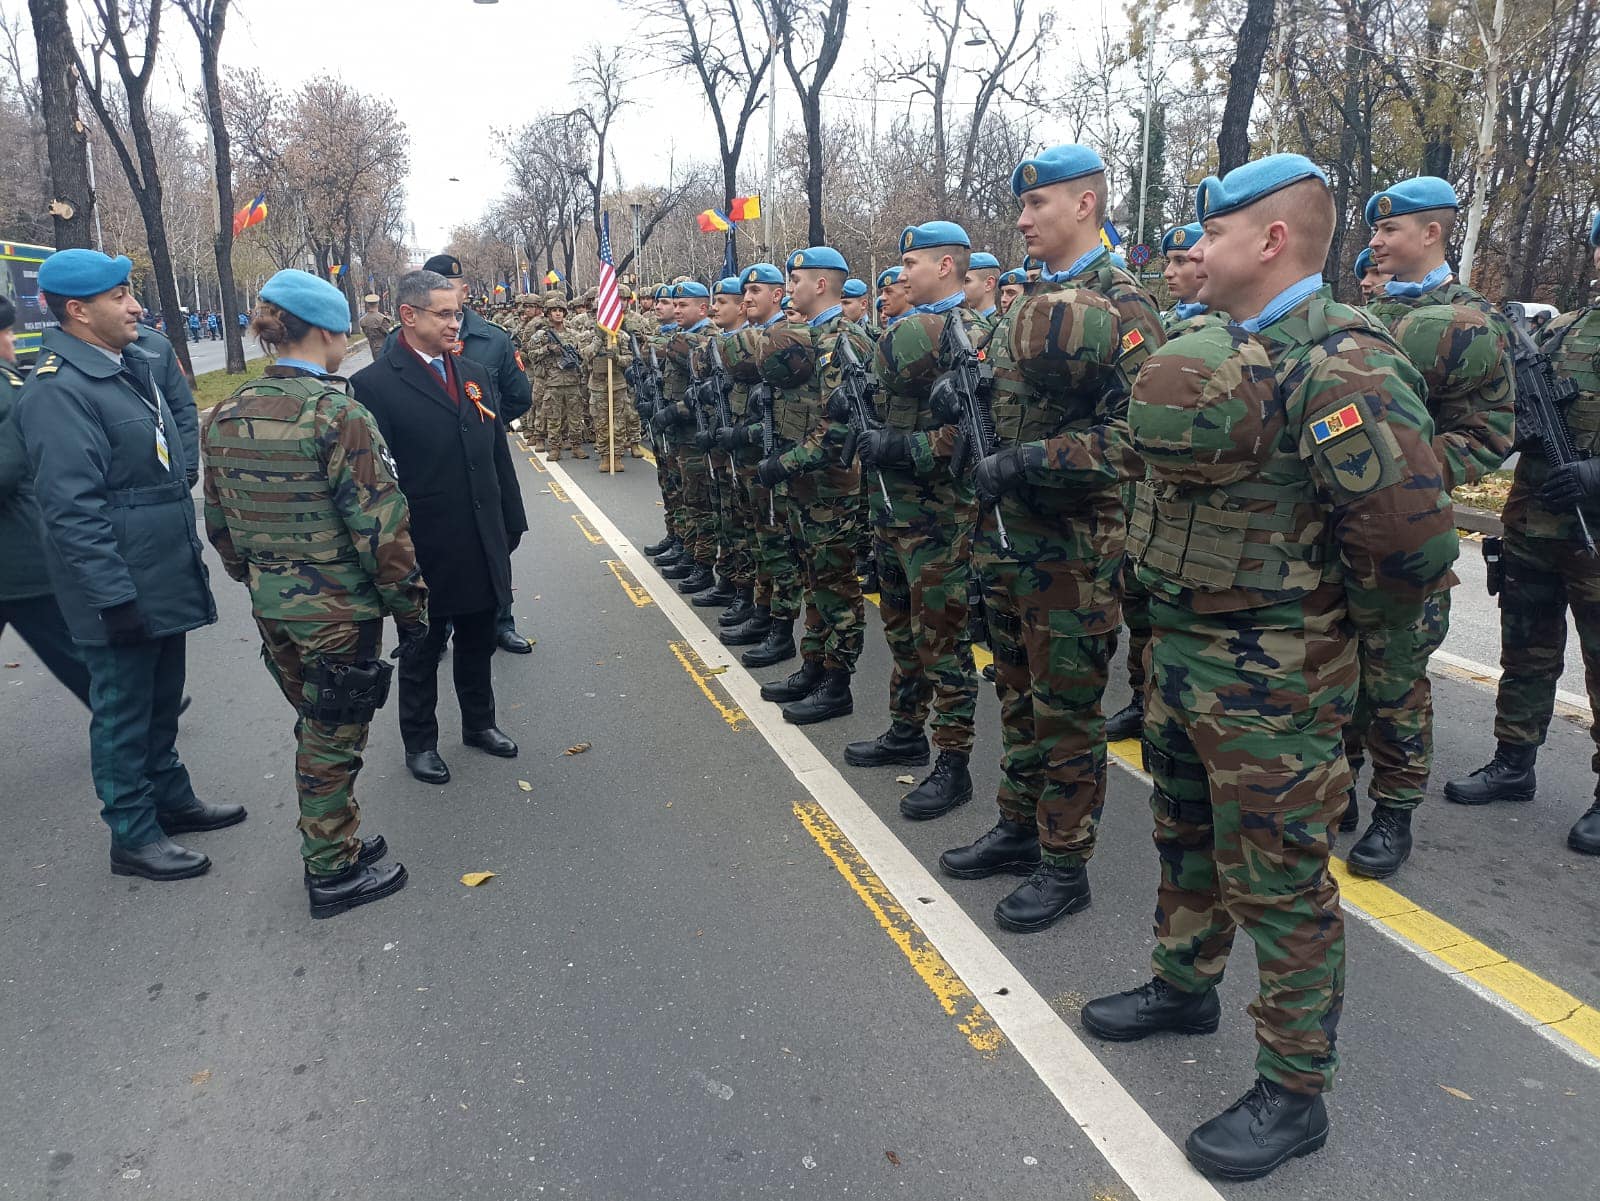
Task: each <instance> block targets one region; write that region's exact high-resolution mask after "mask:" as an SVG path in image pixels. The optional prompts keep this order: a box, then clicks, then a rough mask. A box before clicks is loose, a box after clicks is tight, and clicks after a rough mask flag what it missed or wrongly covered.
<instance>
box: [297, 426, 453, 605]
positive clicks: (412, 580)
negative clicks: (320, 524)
mask: <svg viewBox="0 0 1600 1201" xmlns="http://www.w3.org/2000/svg"><path fill="white" fill-rule="evenodd" d="M317 416H318V430H317V440H318V444H319V445H320V447H321V448H322V451H323V453H324V454H325V455H326V456H327V458H326V462H327V476H328V489H329V494H330V495H331V496H332V498H333V507H334V509H335V511H336V512H337V513H338V514H339V517H340V519H341V520H343V522H344V525H345V528H346V529H347V530H349V531H350V538H351V540H352V541H353V542H354V543H355V545H356V554H357V556H358V557H359V558H360V560H361V567H362V570H363V571H365V572H366V573H367V576H368V578H369V579H371V580H372V583H373V585H374V586H375V587H376V588H377V590H378V596H379V598H380V599H381V600H382V601H383V607H384V608H385V609H386V610H388V611H389V613H390V614H391V615H393V617H394V618H395V620H396V621H399V622H404V623H406V624H411V623H414V622H422V621H426V620H427V619H428V587H427V585H426V584H424V583H423V581H422V573H421V572H420V571H419V570H418V568H417V552H416V549H415V548H414V547H413V546H412V544H411V512H410V509H409V508H408V507H407V505H406V498H405V494H404V493H402V492H401V491H400V485H399V484H398V483H396V482H395V476H394V467H393V463H394V460H393V459H392V458H391V457H390V455H389V448H388V446H387V445H386V444H385V443H384V440H383V435H382V434H381V433H379V432H378V427H377V425H376V423H375V422H374V421H373V419H372V417H371V416H370V415H369V414H368V413H367V411H366V410H365V409H364V408H362V407H361V405H359V404H357V403H356V402H355V401H354V400H350V399H347V398H341V397H337V396H330V397H329V398H328V399H327V400H325V401H323V402H322V403H321V405H319V411H318V415H317Z"/></svg>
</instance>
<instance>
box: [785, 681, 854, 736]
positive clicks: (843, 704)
mask: <svg viewBox="0 0 1600 1201" xmlns="http://www.w3.org/2000/svg"><path fill="white" fill-rule="evenodd" d="M855 708H856V703H855V698H854V697H852V696H851V695H850V673H849V672H848V671H846V670H845V669H844V668H842V667H833V668H829V669H828V671H827V672H826V673H825V674H824V675H823V677H822V683H820V684H818V685H817V686H816V687H815V688H813V689H812V690H811V691H810V692H809V693H807V694H806V695H805V696H803V697H801V698H800V699H799V700H797V701H792V702H790V703H789V704H787V705H785V706H784V707H783V720H784V721H786V722H788V723H789V724H790V725H792V726H811V725H815V724H816V723H817V722H819V721H830V720H832V719H833V718H835V717H847V716H849V715H850V714H851V713H854V712H855Z"/></svg>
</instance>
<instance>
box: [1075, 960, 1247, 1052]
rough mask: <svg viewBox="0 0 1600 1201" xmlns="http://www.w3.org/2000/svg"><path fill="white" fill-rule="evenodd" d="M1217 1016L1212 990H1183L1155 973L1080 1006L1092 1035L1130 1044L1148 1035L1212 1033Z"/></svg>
mask: <svg viewBox="0 0 1600 1201" xmlns="http://www.w3.org/2000/svg"><path fill="white" fill-rule="evenodd" d="M1221 1015H1222V1006H1221V1004H1220V1003H1219V1002H1218V1001H1217V990H1216V989H1214V988H1208V989H1206V991H1205V992H1184V991H1183V990H1182V989H1180V988H1173V987H1172V985H1170V984H1168V983H1167V982H1166V981H1165V980H1163V979H1162V978H1161V977H1160V976H1157V977H1156V978H1155V979H1153V980H1151V981H1150V982H1149V983H1148V984H1141V985H1139V987H1138V988H1130V989H1129V990H1128V991H1127V992H1119V993H1112V994H1111V995H1110V996H1109V997H1096V998H1095V999H1094V1000H1092V1001H1090V1002H1089V1003H1088V1004H1087V1005H1085V1006H1084V1007H1083V1025H1084V1028H1085V1029H1086V1030H1088V1031H1089V1033H1090V1034H1092V1035H1094V1036H1095V1037H1096V1038H1103V1039H1105V1040H1107V1041H1108V1042H1114V1043H1131V1042H1135V1041H1137V1040H1139V1039H1141V1038H1144V1037H1145V1036H1146V1035H1150V1034H1215V1033H1216V1032H1217V1023H1218V1021H1219V1020H1220V1019H1221Z"/></svg>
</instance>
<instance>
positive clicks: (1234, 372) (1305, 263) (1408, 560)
mask: <svg viewBox="0 0 1600 1201" xmlns="http://www.w3.org/2000/svg"><path fill="white" fill-rule="evenodd" d="M1196 208H1197V209H1198V216H1199V217H1200V219H1201V220H1202V221H1203V222H1204V226H1205V236H1204V237H1203V238H1202V239H1201V240H1200V242H1199V244H1198V245H1197V246H1195V247H1194V248H1193V249H1191V251H1190V254H1191V256H1193V257H1195V258H1197V259H1198V260H1199V265H1198V267H1197V279H1198V280H1199V282H1200V293H1199V299H1200V300H1202V301H1204V302H1205V303H1206V304H1208V305H1210V306H1211V308H1212V309H1213V310H1214V311H1225V312H1227V313H1229V314H1230V315H1232V317H1233V318H1234V319H1235V323H1226V322H1222V321H1214V322H1208V323H1205V324H1202V325H1200V326H1197V327H1195V328H1194V330H1193V331H1192V332H1189V333H1186V334H1182V335H1180V336H1179V337H1177V338H1174V339H1173V340H1172V341H1171V342H1169V343H1168V344H1167V345H1166V346H1165V347H1163V348H1162V349H1161V350H1160V351H1158V352H1157V353H1156V354H1155V355H1154V356H1152V357H1151V359H1150V361H1149V362H1148V363H1146V364H1145V366H1144V368H1143V370H1142V371H1141V372H1140V375H1139V378H1138V382H1137V384H1136V385H1135V387H1134V393H1133V401H1132V404H1131V406H1130V409H1129V417H1128V421H1129V428H1130V431H1131V434H1132V437H1133V443H1134V446H1135V448H1136V449H1137V450H1138V451H1139V453H1140V454H1141V455H1142V456H1143V458H1144V462H1145V464H1146V467H1147V468H1148V471H1149V476H1148V478H1147V482H1146V483H1145V484H1144V485H1142V486H1141V488H1140V489H1139V497H1138V503H1137V508H1136V510H1135V512H1134V515H1133V519H1132V525H1131V530H1130V533H1129V544H1130V548H1131V550H1132V552H1133V555H1134V558H1135V559H1136V561H1137V563H1138V572H1139V577H1140V579H1141V580H1142V581H1143V582H1144V584H1145V586H1146V588H1147V590H1148V591H1149V593H1150V616H1151V624H1152V628H1153V638H1152V642H1151V671H1150V680H1151V684H1150V692H1149V702H1148V703H1149V712H1148V714H1147V715H1146V719H1145V739H1146V751H1145V762H1146V764H1147V765H1148V767H1149V770H1150V774H1151V776H1152V777H1153V778H1154V785H1155V787H1154V790H1153V792H1152V794H1151V807H1152V809H1153V811H1154V815H1155V841H1156V848H1157V851H1158V858H1159V861H1160V884H1159V887H1158V891H1157V899H1156V927H1155V932H1156V949H1155V955H1154V967H1155V978H1154V979H1153V980H1151V981H1150V982H1149V983H1148V984H1145V985H1142V986H1141V987H1139V988H1137V989H1133V990H1132V991H1129V992H1124V993H1118V994H1116V995H1114V996H1108V997H1101V998H1099V999H1098V1000H1094V1001H1091V1002H1089V1004H1087V1005H1085V1006H1084V1009H1083V1024H1084V1025H1085V1026H1086V1027H1088V1029H1089V1030H1090V1031H1091V1032H1092V1033H1094V1034H1096V1035H1098V1036H1099V1037H1101V1038H1105V1039H1112V1040H1124V1041H1125V1040H1132V1039H1138V1038H1143V1037H1144V1036H1145V1035H1147V1034H1153V1033H1157V1032H1160V1031H1176V1032H1180V1033H1186V1034H1208V1033H1211V1032H1212V1031H1214V1030H1215V1029H1216V1028H1217V1023H1218V1016H1219V1006H1218V1002H1217V994H1216V987H1217V985H1218V983H1219V982H1220V981H1221V979H1222V972H1223V968H1224V967H1225V966H1226V963H1227V957H1228V951H1229V948H1230V947H1231V946H1232V944H1233V940H1234V934H1235V931H1236V930H1240V929H1242V930H1243V931H1244V933H1245V934H1246V935H1247V936H1248V937H1249V938H1250V939H1251V941H1253V942H1254V943H1255V951H1256V962H1257V964H1258V965H1259V968H1260V992H1259V995H1258V996H1257V999H1256V1000H1255V1001H1254V1002H1253V1003H1252V1005H1251V1006H1250V1012H1251V1016H1252V1017H1253V1018H1254V1019H1255V1026H1256V1038H1257V1040H1258V1043H1259V1047H1258V1050H1257V1054H1256V1073H1257V1080H1256V1083H1255V1084H1254V1085H1253V1086H1252V1087H1251V1089H1250V1091H1249V1092H1247V1093H1245V1095H1244V1096H1243V1097H1241V1098H1240V1099H1239V1100H1238V1101H1237V1102H1235V1103H1234V1104H1233V1105H1232V1106H1230V1107H1229V1108H1228V1109H1227V1110H1225V1111H1224V1112H1223V1113H1222V1114H1220V1115H1218V1116H1217V1117H1215V1118H1212V1119H1211V1120H1210V1121H1208V1122H1206V1123H1204V1124H1203V1125H1201V1126H1199V1127H1198V1128H1197V1129H1195V1130H1194V1131H1193V1132H1192V1133H1191V1134H1190V1135H1189V1138H1188V1142H1187V1151H1188V1155H1189V1158H1190V1160H1191V1161H1192V1162H1193V1163H1194V1164H1195V1165H1196V1166H1197V1167H1199V1168H1200V1169H1201V1170H1202V1171H1203V1172H1207V1173H1210V1174H1213V1175H1219V1176H1224V1177H1227V1178H1230V1179H1253V1178H1255V1177H1258V1176H1264V1175H1266V1174H1267V1173H1268V1172H1270V1171H1272V1170H1273V1169H1274V1168H1276V1167H1277V1166H1278V1165H1279V1164H1281V1163H1283V1162H1284V1161H1285V1160H1287V1159H1289V1158H1290V1157H1291V1156H1296V1155H1307V1154H1310V1153H1311V1152H1313V1151H1315V1150H1317V1149H1318V1148H1319V1147H1321V1146H1322V1144H1323V1143H1324V1142H1325V1141H1326V1140H1327V1137H1328V1116H1327V1111H1326V1109H1325V1108H1324V1106H1323V1102H1322V1095H1321V1094H1322V1093H1323V1091H1324V1090H1326V1089H1327V1088H1328V1087H1329V1085H1330V1084H1331V1083H1332V1081H1333V1075H1334V1069H1335V1067H1336V1065H1337V1055H1336V1053H1335V1050H1334V1036H1335V1033H1336V1031H1337V1029H1338V1024H1339V1014H1340V1009H1341V1007H1342V1005H1343V998H1344V918H1343V914H1342V913H1341V912H1340V908H1339V888H1338V885H1337V884H1336V883H1335V882H1334V879H1333V877H1332V876H1331V875H1330V874H1329V872H1328V856H1329V852H1330V850H1331V847H1332V826H1333V824H1334V823H1335V822H1337V821H1338V819H1339V814H1340V813H1341V812H1342V811H1343V809H1344V803H1345V790H1346V789H1347V788H1348V787H1349V782H1350V770H1349V766H1348V764H1347V763H1346V761H1345V758H1344V755H1343V753H1342V751H1341V746H1340V727H1341V726H1342V725H1343V724H1344V722H1346V721H1347V720H1348V719H1349V716H1350V713H1351V710H1352V709H1353V707H1354V705H1355V700H1356V689H1357V686H1358V683H1359V678H1360V674H1359V668H1358V664H1357V656H1356V649H1357V639H1356V637H1355V631H1357V630H1360V631H1368V630H1372V631H1382V630H1390V631H1393V630H1405V629H1409V628H1410V627H1411V626H1412V624H1413V623H1415V622H1416V621H1417V620H1418V618H1419V617H1420V616H1421V614H1422V608H1423V602H1424V600H1425V599H1426V598H1427V597H1428V595H1429V594H1430V593H1431V592H1432V590H1433V589H1434V588H1435V587H1436V586H1437V585H1438V582H1439V581H1440V580H1441V579H1443V578H1444V576H1445V574H1446V573H1447V572H1448V570H1449V568H1450V564H1451V563H1452V562H1454V560H1455V554H1456V534H1455V529H1454V526H1453V524H1452V512H1451V508H1450V504H1449V498H1448V497H1446V496H1445V495H1444V493H1443V492H1442V491H1441V490H1440V489H1439V487H1438V484H1437V481H1438V476H1439V463H1438V460H1437V459H1435V457H1434V453H1433V447H1432V442H1433V422H1432V419H1431V418H1430V417H1429V416H1428V411H1427V408H1426V407H1425V406H1424V404H1423V402H1422V399H1421V392H1422V387H1423V385H1422V381H1421V378H1420V376H1419V375H1418V374H1417V371H1416V369H1415V368H1413V367H1412V366H1411V364H1410V362H1409V361H1407V359H1406V357H1405V355H1404V354H1403V353H1402V352H1401V350H1400V348H1399V347H1398V346H1397V345H1396V344H1395V342H1394V341H1393V339H1392V338H1390V336H1389V335H1388V334H1387V333H1386V332H1385V331H1384V330H1383V328H1382V327H1381V326H1379V325H1378V324H1377V323H1375V322H1373V321H1372V320H1371V319H1370V318H1368V317H1367V315H1366V314H1365V313H1363V312H1361V311H1360V310H1359V309H1354V308H1351V307H1349V306H1347V305H1342V304H1336V303H1335V302H1334V301H1333V299H1332V296H1331V293H1330V292H1329V290H1328V289H1327V288H1326V287H1324V285H1323V281H1322V276H1321V275H1320V274H1319V272H1320V271H1321V268H1322V264H1323V262H1324V261H1325V260H1326V257H1327V252H1328V246H1329V243H1330V242H1331V241H1332V237H1333V226H1334V207H1333V199H1332V196H1331V194H1330V193H1329V191H1328V187H1327V181H1326V177H1325V176H1324V175H1323V173H1322V171H1321V170H1320V169H1318V168H1317V167H1316V166H1315V165H1314V164H1313V163H1311V162H1310V160H1308V159H1305V158H1302V157H1301V156H1300V155H1272V156H1271V157H1268V158H1264V159H1261V160H1259V161H1257V162H1253V163H1247V164H1246V165H1244V166H1242V167H1240V168H1238V169H1237V170H1234V171H1231V172H1229V173H1228V176H1227V178H1225V179H1221V180H1218V179H1216V178H1215V177H1213V178H1211V179H1208V180H1206V181H1205V182H1204V183H1203V184H1201V185H1200V189H1199V193H1198V198H1197V204H1196Z"/></svg>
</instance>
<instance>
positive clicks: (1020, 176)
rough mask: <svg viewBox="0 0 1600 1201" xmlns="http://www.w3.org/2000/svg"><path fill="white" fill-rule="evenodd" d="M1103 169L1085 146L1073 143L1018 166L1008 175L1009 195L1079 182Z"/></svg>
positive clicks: (1093, 154) (1041, 154)
mask: <svg viewBox="0 0 1600 1201" xmlns="http://www.w3.org/2000/svg"><path fill="white" fill-rule="evenodd" d="M1105 169H1106V165H1105V162H1104V161H1103V160H1102V159H1101V158H1100V156H1099V155H1098V154H1096V153H1095V152H1094V151H1093V150H1091V149H1089V147H1087V146H1079V145H1077V144H1076V143H1068V144H1067V145H1065V146H1052V147H1050V149H1048V150H1041V151H1039V153H1038V154H1036V155H1034V156H1033V157H1032V158H1025V159H1023V160H1022V161H1021V162H1020V163H1018V164H1017V169H1016V170H1015V171H1013V172H1012V173H1011V194H1012V195H1013V196H1021V195H1022V194H1023V193H1024V192H1029V191H1032V190H1033V189H1034V188H1042V187H1045V186H1046V185H1048V184H1053V183H1065V182H1066V181H1067V180H1069V179H1082V178H1083V177H1084V176H1085V175H1094V174H1096V173H1097V172H1102V171H1104V170H1105Z"/></svg>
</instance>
